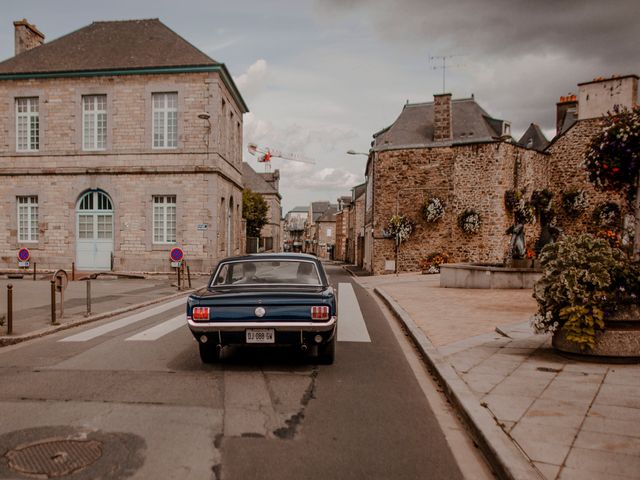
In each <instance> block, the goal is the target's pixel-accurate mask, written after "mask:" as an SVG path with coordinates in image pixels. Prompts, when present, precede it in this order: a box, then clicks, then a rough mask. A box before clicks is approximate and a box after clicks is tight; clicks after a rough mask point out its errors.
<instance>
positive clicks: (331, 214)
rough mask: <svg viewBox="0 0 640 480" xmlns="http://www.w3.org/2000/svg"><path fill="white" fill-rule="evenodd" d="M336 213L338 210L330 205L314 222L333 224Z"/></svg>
mask: <svg viewBox="0 0 640 480" xmlns="http://www.w3.org/2000/svg"><path fill="white" fill-rule="evenodd" d="M336 213H338V209H337V208H336V207H335V205H331V206H330V207H329V208H328V209H327V211H326V212H324V213H323V214H322V215H321V216H320V217H318V219H317V220H316V222H335V221H336Z"/></svg>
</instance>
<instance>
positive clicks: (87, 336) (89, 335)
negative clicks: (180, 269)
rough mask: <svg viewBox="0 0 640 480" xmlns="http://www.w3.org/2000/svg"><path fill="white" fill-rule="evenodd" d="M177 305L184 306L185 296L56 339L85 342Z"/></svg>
mask: <svg viewBox="0 0 640 480" xmlns="http://www.w3.org/2000/svg"><path fill="white" fill-rule="evenodd" d="M179 305H185V306H186V298H179V299H177V300H173V301H172V302H169V303H163V304H162V305H158V306H157V307H153V308H150V309H149V310H145V311H144V312H140V313H136V314H135V315H130V316H128V317H125V318H121V319H120V320H116V321H115V322H110V323H107V324H106V325H102V326H100V327H96V328H92V329H90V330H86V331H84V332H81V333H77V334H76V335H71V336H70V337H66V338H63V339H61V340H58V341H59V342H87V341H89V340H93V339H94V338H96V337H99V336H100V335H104V334H105V333H109V332H112V331H114V330H117V329H119V328H122V327H126V326H128V325H131V324H133V323H135V322H139V321H141V320H144V319H145V318H149V317H152V316H154V315H158V314H159V313H162V312H166V311H167V310H170V309H172V308H175V307H177V306H179ZM182 318H184V315H183V316H182Z"/></svg>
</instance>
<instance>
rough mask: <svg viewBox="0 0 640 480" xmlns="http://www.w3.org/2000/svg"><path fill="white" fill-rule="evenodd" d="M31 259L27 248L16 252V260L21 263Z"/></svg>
mask: <svg viewBox="0 0 640 480" xmlns="http://www.w3.org/2000/svg"><path fill="white" fill-rule="evenodd" d="M30 258H31V252H29V249H28V248H21V249H20V250H18V260H20V261H21V262H26V261H27V260H29V259H30Z"/></svg>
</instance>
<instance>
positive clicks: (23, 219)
mask: <svg viewBox="0 0 640 480" xmlns="http://www.w3.org/2000/svg"><path fill="white" fill-rule="evenodd" d="M37 241H38V197H35V196H33V197H18V242H37Z"/></svg>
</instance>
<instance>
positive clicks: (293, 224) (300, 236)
mask: <svg viewBox="0 0 640 480" xmlns="http://www.w3.org/2000/svg"><path fill="white" fill-rule="evenodd" d="M308 215H309V207H294V208H293V210H290V211H288V212H287V214H286V215H285V217H284V227H283V229H284V234H283V236H284V249H285V251H287V252H301V251H302V247H303V244H304V232H305V223H306V221H307V216H308Z"/></svg>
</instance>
